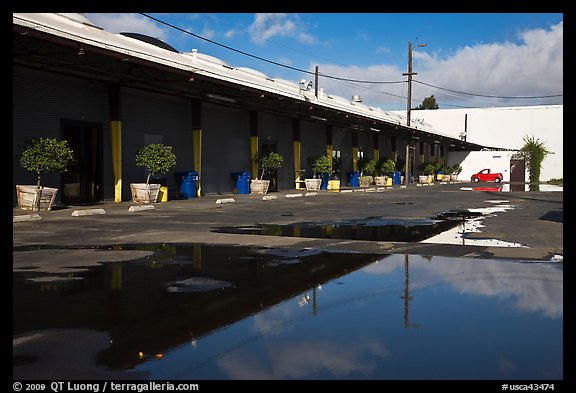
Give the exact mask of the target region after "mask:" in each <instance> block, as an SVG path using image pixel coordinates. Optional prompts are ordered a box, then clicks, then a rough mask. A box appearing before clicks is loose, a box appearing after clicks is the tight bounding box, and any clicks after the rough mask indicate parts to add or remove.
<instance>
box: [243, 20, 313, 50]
mask: <svg viewBox="0 0 576 393" xmlns="http://www.w3.org/2000/svg"><path fill="white" fill-rule="evenodd" d="M248 33H249V35H250V39H251V40H252V41H253V42H254V43H256V44H263V43H265V42H266V41H267V40H269V39H271V38H273V37H275V36H281V37H293V38H296V39H297V40H298V41H299V42H302V43H307V44H312V43H314V42H315V38H314V37H313V36H312V35H311V34H309V33H307V32H306V26H305V25H304V24H303V23H302V22H300V20H299V19H298V17H297V15H294V14H284V13H276V14H256V15H255V17H254V22H253V23H252V24H251V25H250V26H249V27H248Z"/></svg>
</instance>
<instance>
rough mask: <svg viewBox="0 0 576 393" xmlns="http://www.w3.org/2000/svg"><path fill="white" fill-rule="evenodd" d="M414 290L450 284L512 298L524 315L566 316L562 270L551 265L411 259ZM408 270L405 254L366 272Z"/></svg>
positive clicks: (471, 291) (469, 291) (457, 288)
mask: <svg viewBox="0 0 576 393" xmlns="http://www.w3.org/2000/svg"><path fill="white" fill-rule="evenodd" d="M409 263H410V265H409V266H410V288H411V289H412V290H414V289H417V288H426V287H431V286H435V285H440V284H442V285H444V284H447V285H449V286H450V287H452V288H453V289H454V290H455V291H457V292H458V293H463V294H472V295H480V296H485V297H495V298H511V299H513V303H512V306H513V307H514V308H515V309H517V310H519V311H521V312H530V313H540V314H542V315H545V316H546V317H549V318H561V317H562V315H563V288H564V285H563V278H562V276H563V275H562V271H561V270H557V269H555V268H554V267H553V266H550V265H548V264H539V263H533V264H530V263H523V262H506V261H499V260H482V261H479V260H459V259H457V258H456V259H455V258H448V257H437V256H436V257H434V260H433V263H430V262H428V261H427V260H425V259H424V258H423V257H421V256H418V255H411V256H410V261H409ZM403 268H404V256H403V255H391V256H389V257H386V258H384V259H383V260H381V261H380V262H379V263H378V264H372V265H370V266H368V267H366V268H364V269H363V270H364V271H365V272H367V273H370V274H384V275H386V274H390V273H391V272H393V271H394V270H396V269H403Z"/></svg>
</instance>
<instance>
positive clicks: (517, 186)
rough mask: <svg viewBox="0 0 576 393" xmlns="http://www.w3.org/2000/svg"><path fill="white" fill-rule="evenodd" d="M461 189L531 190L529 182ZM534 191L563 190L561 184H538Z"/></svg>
mask: <svg viewBox="0 0 576 393" xmlns="http://www.w3.org/2000/svg"><path fill="white" fill-rule="evenodd" d="M460 190H462V191H490V192H510V191H525V192H532V190H530V185H529V184H510V183H505V184H501V185H498V186H479V187H460ZM535 191H540V192H564V187H563V186H557V185H555V184H539V185H538V189H537V190H535Z"/></svg>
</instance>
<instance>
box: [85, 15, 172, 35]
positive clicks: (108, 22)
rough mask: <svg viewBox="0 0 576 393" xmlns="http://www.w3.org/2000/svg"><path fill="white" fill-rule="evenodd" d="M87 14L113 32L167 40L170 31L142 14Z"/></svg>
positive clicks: (99, 24) (89, 17)
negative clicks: (138, 34) (144, 35)
mask: <svg viewBox="0 0 576 393" xmlns="http://www.w3.org/2000/svg"><path fill="white" fill-rule="evenodd" d="M85 16H86V17H87V18H88V19H89V20H90V21H92V22H93V23H95V24H96V25H98V26H100V27H102V28H103V29H104V30H106V31H110V32H112V33H120V32H130V33H140V34H146V35H148V36H150V37H154V38H158V39H160V40H165V39H166V37H167V36H168V31H167V30H166V29H163V28H161V27H159V26H158V24H157V23H156V22H154V21H153V20H151V19H148V18H146V17H144V16H142V15H140V14H115V13H108V14H85Z"/></svg>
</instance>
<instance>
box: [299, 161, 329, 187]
mask: <svg viewBox="0 0 576 393" xmlns="http://www.w3.org/2000/svg"><path fill="white" fill-rule="evenodd" d="M308 161H309V163H310V167H311V168H312V178H311V179H304V182H305V183H306V189H307V190H319V189H320V188H321V185H322V176H323V175H322V174H323V173H326V174H328V172H329V171H330V167H331V165H332V162H331V160H330V158H328V156H318V157H311V158H310V159H309V160H308Z"/></svg>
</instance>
